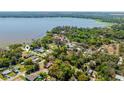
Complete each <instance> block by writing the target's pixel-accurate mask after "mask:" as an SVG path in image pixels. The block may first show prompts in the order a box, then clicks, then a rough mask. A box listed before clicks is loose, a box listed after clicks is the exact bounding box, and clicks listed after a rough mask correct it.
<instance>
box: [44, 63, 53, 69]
mask: <svg viewBox="0 0 124 93" xmlns="http://www.w3.org/2000/svg"><path fill="white" fill-rule="evenodd" d="M52 64H53V62H48V63H47V64H46V65H45V67H46V68H49V67H50V66H51V65H52Z"/></svg>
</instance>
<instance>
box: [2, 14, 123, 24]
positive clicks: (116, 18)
mask: <svg viewBox="0 0 124 93" xmlns="http://www.w3.org/2000/svg"><path fill="white" fill-rule="evenodd" d="M0 17H3V18H7V17H15V18H41V17H74V18H91V19H99V20H101V21H104V22H112V23H123V22H124V12H0Z"/></svg>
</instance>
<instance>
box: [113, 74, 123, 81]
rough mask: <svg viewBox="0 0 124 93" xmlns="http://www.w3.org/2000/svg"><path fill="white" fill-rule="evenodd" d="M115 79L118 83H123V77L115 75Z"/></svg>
mask: <svg viewBox="0 0 124 93" xmlns="http://www.w3.org/2000/svg"><path fill="white" fill-rule="evenodd" d="M115 79H116V80H120V81H124V77H123V76H121V75H116V76H115Z"/></svg>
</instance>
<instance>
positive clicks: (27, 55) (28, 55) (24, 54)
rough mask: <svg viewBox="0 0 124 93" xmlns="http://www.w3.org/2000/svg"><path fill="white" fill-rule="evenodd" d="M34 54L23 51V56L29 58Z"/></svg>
mask: <svg viewBox="0 0 124 93" xmlns="http://www.w3.org/2000/svg"><path fill="white" fill-rule="evenodd" d="M31 56H33V54H27V53H22V58H29V57H31Z"/></svg>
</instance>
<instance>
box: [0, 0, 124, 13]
mask: <svg viewBox="0 0 124 93" xmlns="http://www.w3.org/2000/svg"><path fill="white" fill-rule="evenodd" d="M0 11H124V0H0Z"/></svg>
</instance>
